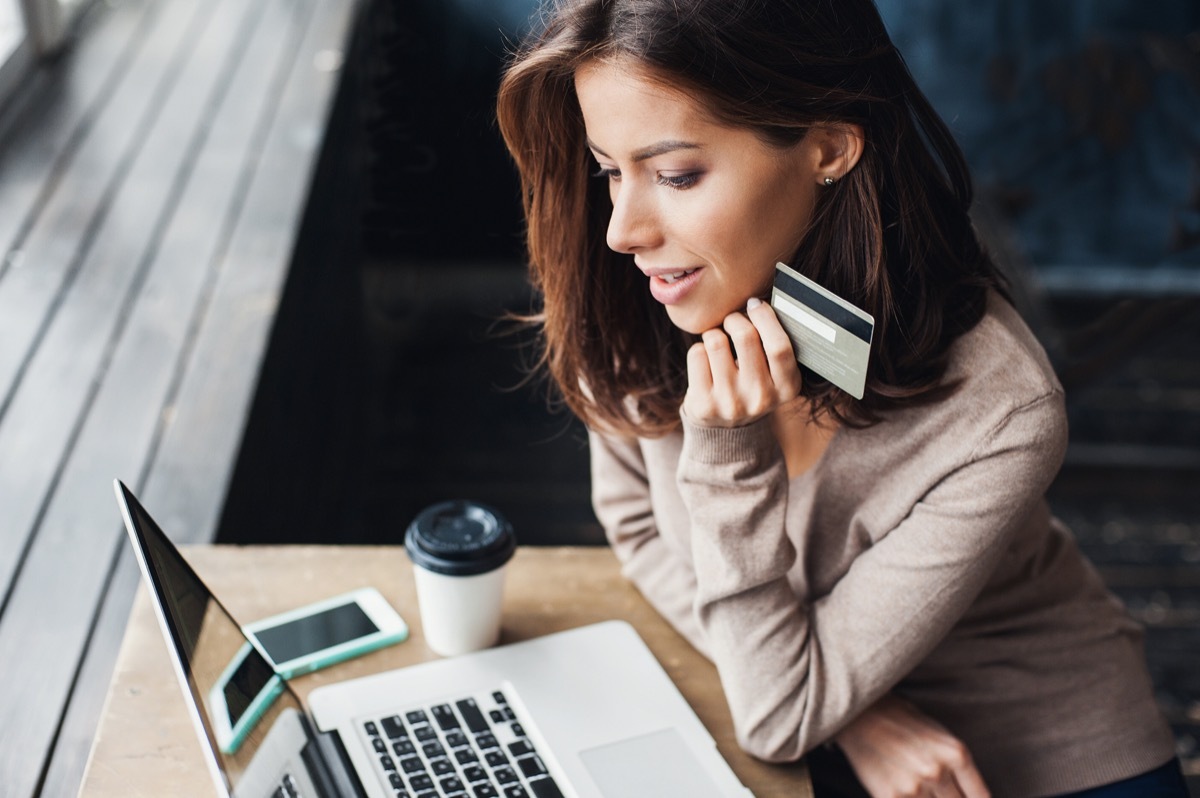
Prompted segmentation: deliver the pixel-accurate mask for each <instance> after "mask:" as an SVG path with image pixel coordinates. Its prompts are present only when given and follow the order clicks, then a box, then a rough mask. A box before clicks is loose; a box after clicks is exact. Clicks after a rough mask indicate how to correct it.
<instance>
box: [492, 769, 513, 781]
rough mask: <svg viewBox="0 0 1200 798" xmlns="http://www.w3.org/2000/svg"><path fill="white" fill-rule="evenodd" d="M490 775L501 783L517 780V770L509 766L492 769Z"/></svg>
mask: <svg viewBox="0 0 1200 798" xmlns="http://www.w3.org/2000/svg"><path fill="white" fill-rule="evenodd" d="M492 776H494V777H495V779H496V781H498V782H500V783H501V784H512V783H513V782H514V781H516V780H517V772H516V771H515V770H513V769H512V768H509V767H503V768H496V769H495V770H493V771H492Z"/></svg>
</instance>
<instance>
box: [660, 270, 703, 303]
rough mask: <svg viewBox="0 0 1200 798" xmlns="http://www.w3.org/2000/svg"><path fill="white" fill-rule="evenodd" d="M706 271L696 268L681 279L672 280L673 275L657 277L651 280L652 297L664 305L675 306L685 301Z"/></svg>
mask: <svg viewBox="0 0 1200 798" xmlns="http://www.w3.org/2000/svg"><path fill="white" fill-rule="evenodd" d="M703 273H704V269H702V268H696V269H693V270H692V271H691V272H690V273H688V274H684V275H683V276H681V277H677V278H675V279H671V275H669V274H668V275H655V276H652V277H651V278H650V296H652V297H654V298H655V299H656V300H658V301H659V302H661V303H663V304H664V305H674V304H675V303H677V302H681V301H683V298H684V297H685V296H687V294H688V292H689V291H691V290H692V288H694V287H695V285H696V283H697V282H698V281H699V280H700V275H702V274H703Z"/></svg>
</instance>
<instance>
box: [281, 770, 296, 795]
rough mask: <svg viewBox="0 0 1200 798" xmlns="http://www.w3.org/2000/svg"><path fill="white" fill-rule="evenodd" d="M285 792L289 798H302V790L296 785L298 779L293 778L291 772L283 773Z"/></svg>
mask: <svg viewBox="0 0 1200 798" xmlns="http://www.w3.org/2000/svg"><path fill="white" fill-rule="evenodd" d="M282 787H283V792H284V794H285V795H287V798H300V790H299V789H297V787H296V780H295V779H293V778H292V774H291V773H284V774H283V784H282Z"/></svg>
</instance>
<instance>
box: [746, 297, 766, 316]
mask: <svg viewBox="0 0 1200 798" xmlns="http://www.w3.org/2000/svg"><path fill="white" fill-rule="evenodd" d="M761 304H762V300H761V299H759V298H758V297H756V296H752V297H750V298H749V299H747V300H746V312H747V313H749V312H750V311H752V310H754V309H755V308H756V307H758V306H759V305H761Z"/></svg>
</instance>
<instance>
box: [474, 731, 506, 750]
mask: <svg viewBox="0 0 1200 798" xmlns="http://www.w3.org/2000/svg"><path fill="white" fill-rule="evenodd" d="M475 745H476V747H478V748H481V749H485V748H495V747H497V746H498V745H500V743H498V742H496V737H495V736H494V735H493V734H491V733H490V732H484V733H483V734H477V735H475Z"/></svg>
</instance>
